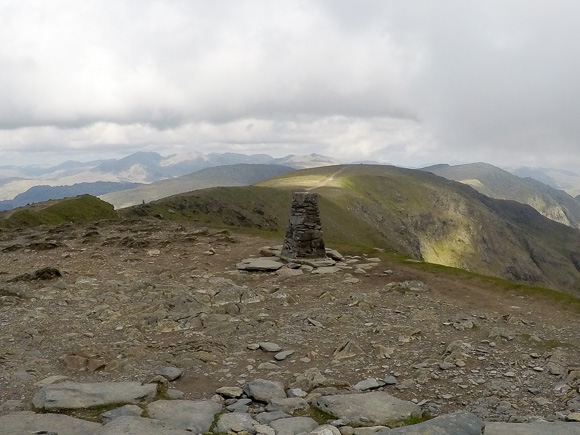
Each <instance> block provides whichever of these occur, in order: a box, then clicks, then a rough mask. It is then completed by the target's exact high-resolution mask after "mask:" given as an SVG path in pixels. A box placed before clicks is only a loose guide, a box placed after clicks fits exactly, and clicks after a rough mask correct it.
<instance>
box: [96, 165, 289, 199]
mask: <svg viewBox="0 0 580 435" xmlns="http://www.w3.org/2000/svg"><path fill="white" fill-rule="evenodd" d="M290 171H293V169H292V168H289V167H286V166H279V165H252V164H237V165H229V166H217V167H213V168H207V169H203V170H201V171H198V172H194V173H193V174H190V175H184V176H182V177H177V178H171V179H169V180H162V181H158V182H155V183H151V184H146V185H141V186H139V187H136V188H134V189H128V190H123V191H118V192H113V193H109V194H106V195H101V196H100V198H101V199H102V200H103V201H106V202H108V203H110V204H113V206H114V207H115V208H124V207H129V206H132V205H136V204H140V203H142V202H150V201H154V200H156V199H159V198H164V197H166V196H171V195H176V194H178V193H183V192H189V191H192V190H198V189H205V188H208V187H217V186H246V185H248V184H253V183H256V182H258V181H261V180H264V179H266V178H271V177H275V176H278V175H282V174H285V173H287V172H290Z"/></svg>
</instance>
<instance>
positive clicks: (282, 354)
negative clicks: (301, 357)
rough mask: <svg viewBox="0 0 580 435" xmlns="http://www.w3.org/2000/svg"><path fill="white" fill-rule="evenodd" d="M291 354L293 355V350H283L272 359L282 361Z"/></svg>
mask: <svg viewBox="0 0 580 435" xmlns="http://www.w3.org/2000/svg"><path fill="white" fill-rule="evenodd" d="M293 353H294V351H293V350H283V351H282V352H278V353H277V354H276V355H274V359H276V360H277V361H283V360H285V359H286V358H288V357H289V356H290V355H292V354H293Z"/></svg>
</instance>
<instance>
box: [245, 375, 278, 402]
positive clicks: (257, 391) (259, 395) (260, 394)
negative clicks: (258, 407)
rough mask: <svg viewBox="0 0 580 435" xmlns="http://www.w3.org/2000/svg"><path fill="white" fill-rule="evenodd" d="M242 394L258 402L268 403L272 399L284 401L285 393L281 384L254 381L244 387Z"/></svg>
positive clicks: (260, 380) (266, 380) (265, 380)
mask: <svg viewBox="0 0 580 435" xmlns="http://www.w3.org/2000/svg"><path fill="white" fill-rule="evenodd" d="M244 393H246V394H247V395H248V397H251V398H252V399H254V400H257V401H259V402H266V403H270V402H271V401H272V400H273V399H285V398H286V392H285V391H284V385H283V384H282V383H281V382H276V381H270V380H268V379H255V380H253V381H251V382H248V383H247V384H246V385H244Z"/></svg>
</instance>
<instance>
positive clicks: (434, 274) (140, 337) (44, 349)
mask: <svg viewBox="0 0 580 435" xmlns="http://www.w3.org/2000/svg"><path fill="white" fill-rule="evenodd" d="M281 244H282V239H281V238H280V239H279V238H277V236H273V237H270V238H265V237H263V236H258V235H253V234H248V233H242V232H236V231H232V230H219V229H210V228H207V227H202V226H199V224H196V223H195V222H170V221H166V220H162V219H149V218H143V219H131V220H121V221H112V220H109V221H101V222H96V223H94V224H63V225H58V226H42V225H41V226H36V227H30V228H14V229H8V228H5V229H3V230H2V231H1V232H0V322H1V328H0V343H1V344H0V434H32V433H37V434H38V433H44V434H58V435H66V434H140V435H143V434H186V433H209V432H214V433H226V432H227V433H250V434H255V433H257V434H264V435H266V434H267V435H275V434H284V435H285V434H298V433H310V434H315V435H331V434H333V435H334V434H336V435H338V434H342V435H354V434H356V435H369V434H375V433H381V434H382V433H389V434H393V435H395V434H482V433H485V434H511V433H513V434H548V433H549V434H578V433H580V423H578V422H577V421H578V420H580V393H579V391H578V389H579V384H580V363H579V361H580V345H579V342H578V330H580V315H579V311H578V306H577V305H574V304H573V303H570V302H569V301H570V299H566V298H564V299H560V298H559V297H560V296H561V297H563V296H562V295H561V294H559V293H550V292H541V291H537V292H533V291H524V290H522V288H520V287H517V286H510V285H509V284H501V283H500V282H499V281H497V280H490V279H488V278H486V277H482V276H478V275H472V274H468V273H453V272H450V271H449V270H446V269H437V268H429V267H426V266H425V265H424V264H422V263H417V262H409V261H402V260H399V259H397V258H395V257H391V256H389V255H387V254H386V253H384V252H381V250H371V249H369V250H367V251H366V252H365V251H361V250H358V251H357V250H349V249H348V247H342V248H341V249H336V247H333V246H332V245H330V246H327V249H326V251H327V253H328V254H327V258H326V259H324V261H320V259H318V260H317V259H313V260H310V261H301V262H287V261H283V260H281V259H280V258H279V257H277V256H279V254H280V252H281V249H282V246H281ZM327 245H328V244H327ZM256 263H262V264H264V263H265V264H267V265H269V266H270V267H264V268H252V267H248V266H249V265H251V264H256ZM273 263H276V264H275V267H272V265H273ZM555 295H556V296H558V295H559V296H558V297H556V296H555Z"/></svg>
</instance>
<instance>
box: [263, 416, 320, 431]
mask: <svg viewBox="0 0 580 435" xmlns="http://www.w3.org/2000/svg"><path fill="white" fill-rule="evenodd" d="M270 427H271V428H272V429H274V431H275V432H276V435H296V434H299V433H304V432H306V433H308V432H310V431H311V430H314V429H316V428H317V427H318V423H316V421H314V420H313V419H312V418H310V417H289V418H281V419H280V420H275V421H273V422H272V423H270Z"/></svg>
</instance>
